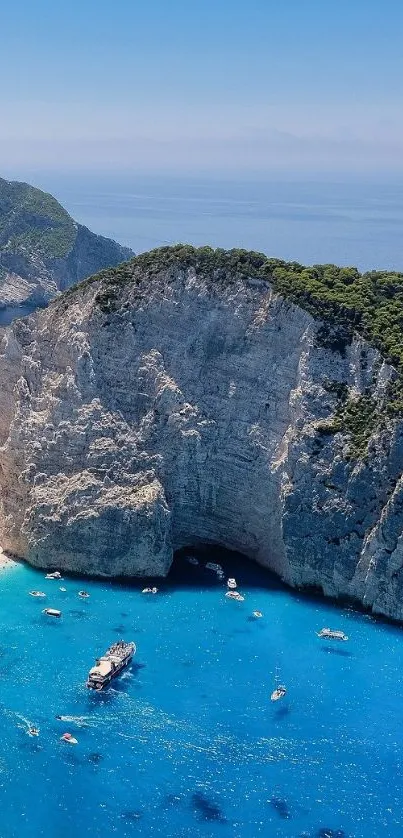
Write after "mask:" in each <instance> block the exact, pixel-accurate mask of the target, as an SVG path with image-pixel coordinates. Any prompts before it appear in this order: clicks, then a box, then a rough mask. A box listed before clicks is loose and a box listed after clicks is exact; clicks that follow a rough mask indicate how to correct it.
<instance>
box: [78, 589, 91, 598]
mask: <svg viewBox="0 0 403 838" xmlns="http://www.w3.org/2000/svg"><path fill="white" fill-rule="evenodd" d="M78 596H79V597H81V599H89V596H90V595H89V593H88V591H79V592H78Z"/></svg>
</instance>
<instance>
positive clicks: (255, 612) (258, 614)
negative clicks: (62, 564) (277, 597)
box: [252, 611, 263, 619]
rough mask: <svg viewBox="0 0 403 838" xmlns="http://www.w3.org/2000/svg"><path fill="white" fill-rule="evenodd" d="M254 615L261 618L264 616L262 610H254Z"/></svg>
mask: <svg viewBox="0 0 403 838" xmlns="http://www.w3.org/2000/svg"><path fill="white" fill-rule="evenodd" d="M252 616H253V617H256V619H259V617H263V614H262V612H261V611H253V612H252Z"/></svg>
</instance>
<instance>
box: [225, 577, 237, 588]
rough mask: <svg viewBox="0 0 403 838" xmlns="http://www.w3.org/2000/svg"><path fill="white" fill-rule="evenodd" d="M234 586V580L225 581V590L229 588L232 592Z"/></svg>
mask: <svg viewBox="0 0 403 838" xmlns="http://www.w3.org/2000/svg"><path fill="white" fill-rule="evenodd" d="M236 586H237V584H236V579H227V588H231V590H234V589H235V588H236Z"/></svg>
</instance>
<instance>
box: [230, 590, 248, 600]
mask: <svg viewBox="0 0 403 838" xmlns="http://www.w3.org/2000/svg"><path fill="white" fill-rule="evenodd" d="M225 596H226V597H228V598H229V599H235V600H236V601H237V602H243V601H244V599H245V597H244V596H242V594H240V593H239V591H227V593H226V594H225Z"/></svg>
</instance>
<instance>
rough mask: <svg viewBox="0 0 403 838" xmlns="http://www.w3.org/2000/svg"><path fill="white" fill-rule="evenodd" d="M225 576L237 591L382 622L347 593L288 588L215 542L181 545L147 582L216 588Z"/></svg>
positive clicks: (165, 587) (170, 588) (166, 587)
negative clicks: (162, 571) (165, 569)
mask: <svg viewBox="0 0 403 838" xmlns="http://www.w3.org/2000/svg"><path fill="white" fill-rule="evenodd" d="M189 559H190V560H193V559H196V560H197V564H193V563H192V561H189ZM207 563H213V564H217V565H221V567H222V570H223V573H224V576H223V578H221V579H220V578H219V577H218V576H217V573H216V572H214V570H211V569H209V568H206V564H207ZM229 578H234V579H235V580H236V583H237V590H238V591H240V592H241V593H243V592H244V591H247V590H249V591H251V590H253V589H264V590H265V591H270V592H271V593H272V594H273V595H276V593H278V594H282V595H284V594H286V595H287V596H289V597H290V598H292V599H294V600H301V599H302V600H305V602H306V603H307V604H308V603H309V604H311V605H312V607H315V608H317V607H319V609H320V608H321V606H324V607H325V608H329V606H330V607H331V608H334V611H335V616H336V612H340V611H346V610H347V611H349V612H350V614H351V615H352V616H353V614H355V615H356V616H357V618H359V617H360V616H361V615H362V614H363V613H364V614H368V616H369V617H370V619H371V620H374V621H376V622H378V621H379V622H381V623H383V622H385V617H383V616H382V615H378V614H373V613H372V612H371V610H370V609H367V608H365V607H364V606H363V605H362V604H361V603H359V602H357V601H356V600H351V599H349V598H348V597H341V598H340V599H333V598H330V597H327V596H325V595H324V593H323V591H322V589H321V588H315V587H306V588H292V587H290V586H289V585H287V584H286V583H285V582H283V581H282V579H280V577H279V576H277V575H276V574H275V573H273V571H272V570H269V569H268V568H266V567H263V566H262V565H260V564H258V563H257V562H255V561H253V559H250V558H248V556H245V555H243V554H242V553H237V552H235V551H233V550H228V549H227V548H225V547H221V546H220V545H219V544H198V545H197V546H193V545H191V546H189V547H183V548H181V549H180V550H178V551H177V552H176V553H175V555H174V560H173V562H172V565H171V569H170V571H169V574H168V576H167V577H166V578H165V579H164V580H161V578H155V579H152V580H149V584H153V585H155V586H156V587H158V588H159V591H160V593H163V592H164V590H166V591H174V590H178V589H182V590H183V589H185V588H199V589H203V588H209V589H211V588H217V589H221V590H224V591H226V590H227V584H226V583H227V579H229ZM144 583H145V580H142V584H144ZM386 622H389V620H386ZM391 622H394V621H391Z"/></svg>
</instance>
